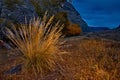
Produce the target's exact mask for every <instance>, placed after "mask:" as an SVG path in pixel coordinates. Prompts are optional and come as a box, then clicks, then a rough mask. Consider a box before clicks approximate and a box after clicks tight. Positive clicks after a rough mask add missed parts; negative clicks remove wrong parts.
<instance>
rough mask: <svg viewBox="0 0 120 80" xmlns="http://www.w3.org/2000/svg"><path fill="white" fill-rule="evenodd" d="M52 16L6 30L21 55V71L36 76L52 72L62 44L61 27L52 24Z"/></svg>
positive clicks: (57, 24)
mask: <svg viewBox="0 0 120 80" xmlns="http://www.w3.org/2000/svg"><path fill="white" fill-rule="evenodd" d="M53 18H54V16H52V17H51V18H49V19H48V18H47V15H45V16H44V17H43V19H39V18H37V19H34V20H31V21H30V22H29V24H25V25H20V26H19V28H16V26H14V27H12V28H11V29H9V28H7V29H6V30H7V34H6V35H7V36H8V38H9V39H10V40H11V41H12V43H13V44H14V45H15V46H16V47H17V49H18V53H22V55H23V56H22V58H21V60H22V62H23V64H24V67H23V70H24V71H25V72H32V73H35V75H37V74H38V73H40V74H43V73H44V72H46V71H51V70H54V67H55V64H56V62H57V60H58V57H59V56H60V54H59V53H61V51H60V50H59V49H60V47H61V45H62V44H63V42H64V41H62V40H63V35H62V32H61V30H62V29H63V26H62V25H59V22H57V23H56V24H55V25H53V24H52V22H53Z"/></svg>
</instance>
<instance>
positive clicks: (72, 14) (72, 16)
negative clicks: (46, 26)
mask: <svg viewBox="0 0 120 80" xmlns="http://www.w3.org/2000/svg"><path fill="white" fill-rule="evenodd" d="M63 11H67V13H68V18H69V20H70V21H71V22H72V23H76V24H79V25H80V27H81V28H82V31H83V32H84V31H85V32H86V31H87V28H88V25H87V23H86V22H85V21H84V20H83V19H82V18H81V16H80V14H79V13H78V11H77V10H76V9H75V8H74V7H73V5H72V4H71V3H69V2H65V3H64V6H63Z"/></svg>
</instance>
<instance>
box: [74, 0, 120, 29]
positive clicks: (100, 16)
mask: <svg viewBox="0 0 120 80" xmlns="http://www.w3.org/2000/svg"><path fill="white" fill-rule="evenodd" d="M73 5H74V6H75V8H76V10H77V11H79V13H80V15H81V17H82V18H83V19H84V20H85V21H86V22H87V24H88V25H89V26H93V27H109V28H113V27H117V26H118V25H119V24H120V0H73Z"/></svg>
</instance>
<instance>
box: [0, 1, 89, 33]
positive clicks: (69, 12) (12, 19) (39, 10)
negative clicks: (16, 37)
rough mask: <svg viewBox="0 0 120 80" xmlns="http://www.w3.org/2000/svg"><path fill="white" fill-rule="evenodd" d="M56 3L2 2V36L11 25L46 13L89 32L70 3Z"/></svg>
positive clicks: (0, 3) (0, 8) (0, 14)
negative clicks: (6, 27) (5, 28)
mask: <svg viewBox="0 0 120 80" xmlns="http://www.w3.org/2000/svg"><path fill="white" fill-rule="evenodd" d="M50 1H51V2H50ZM55 1H57V0H0V34H1V32H2V29H3V28H4V27H5V26H9V25H10V24H11V23H25V18H26V20H30V19H31V18H33V17H38V16H40V17H41V16H43V14H44V13H45V11H48V13H49V14H50V15H52V14H54V15H57V17H58V19H61V21H63V22H65V21H67V22H70V24H78V25H79V27H80V28H81V29H82V31H86V30H87V28H88V25H87V23H86V22H85V21H84V20H83V19H82V18H81V16H80V14H79V13H78V11H77V10H76V9H75V8H74V7H73V5H72V4H71V3H70V2H68V1H66V0H62V1H64V2H59V1H57V2H55ZM61 16H62V17H61ZM66 16H67V17H66ZM72 27H74V26H72Z"/></svg>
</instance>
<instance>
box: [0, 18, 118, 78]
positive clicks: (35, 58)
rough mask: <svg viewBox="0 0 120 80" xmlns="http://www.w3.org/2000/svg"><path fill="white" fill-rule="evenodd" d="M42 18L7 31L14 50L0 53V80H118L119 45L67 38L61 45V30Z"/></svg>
mask: <svg viewBox="0 0 120 80" xmlns="http://www.w3.org/2000/svg"><path fill="white" fill-rule="evenodd" d="M46 18H47V17H46V16H44V18H43V19H42V20H43V21H40V19H37V20H33V22H31V23H30V24H29V25H21V26H20V27H19V28H15V27H13V28H12V30H11V29H7V31H8V34H7V35H8V37H9V39H10V40H11V41H12V42H13V43H14V45H15V46H16V48H15V47H13V50H7V51H6V49H0V80H119V78H120V73H119V72H120V42H116V41H110V40H103V39H91V38H82V37H71V38H65V39H64V40H66V43H65V44H61V43H63V42H61V40H62V39H63V38H62V37H61V35H62V34H61V30H62V28H58V27H60V25H59V23H56V24H55V25H54V26H53V25H52V23H51V22H52V20H53V17H51V18H50V19H49V21H48V22H46V20H47V19H46ZM50 25H51V26H50ZM63 51H66V52H67V53H64V54H62V55H59V53H60V54H61V52H63ZM19 64H22V65H21V68H22V69H21V70H18V71H16V73H14V74H8V73H6V72H7V71H9V70H10V69H11V68H13V67H16V65H19Z"/></svg>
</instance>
